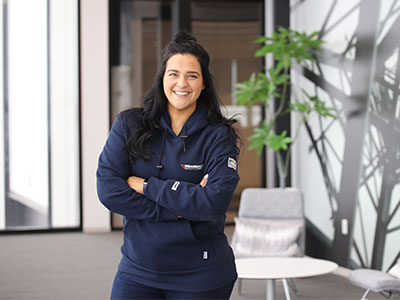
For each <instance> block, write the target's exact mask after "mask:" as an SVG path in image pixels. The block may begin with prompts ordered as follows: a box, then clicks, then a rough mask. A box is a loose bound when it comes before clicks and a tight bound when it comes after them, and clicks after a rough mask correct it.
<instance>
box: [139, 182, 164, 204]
mask: <svg viewBox="0 0 400 300" xmlns="http://www.w3.org/2000/svg"><path fill="white" fill-rule="evenodd" d="M165 184H166V181H165V180H161V179H158V178H155V177H150V178H149V179H148V180H147V185H146V188H145V189H143V193H144V195H145V196H146V197H147V198H149V199H150V200H153V201H154V202H155V203H157V204H158V202H159V201H160V199H159V198H160V191H161V190H162V189H163V187H164V185H165Z"/></svg>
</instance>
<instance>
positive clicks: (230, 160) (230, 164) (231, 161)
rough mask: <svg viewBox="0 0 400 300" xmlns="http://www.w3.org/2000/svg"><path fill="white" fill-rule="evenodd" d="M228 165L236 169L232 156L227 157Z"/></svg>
mask: <svg viewBox="0 0 400 300" xmlns="http://www.w3.org/2000/svg"><path fill="white" fill-rule="evenodd" d="M228 167H229V168H231V169H234V170H235V171H236V160H234V159H233V158H232V157H228Z"/></svg>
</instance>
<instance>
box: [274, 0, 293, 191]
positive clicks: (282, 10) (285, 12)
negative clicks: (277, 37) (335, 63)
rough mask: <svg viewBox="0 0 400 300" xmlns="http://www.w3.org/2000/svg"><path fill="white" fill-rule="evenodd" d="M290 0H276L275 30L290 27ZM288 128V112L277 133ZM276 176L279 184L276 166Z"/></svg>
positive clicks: (289, 177) (287, 183) (278, 126)
mask: <svg viewBox="0 0 400 300" xmlns="http://www.w3.org/2000/svg"><path fill="white" fill-rule="evenodd" d="M289 2H290V1H289V0H275V1H274V20H275V24H274V25H275V26H274V31H276V30H277V29H278V28H279V27H284V28H289V26H290V3H289ZM285 101H286V105H285V107H284V109H283V110H285V109H287V108H289V102H290V86H289V87H288V88H287V92H286V98H285ZM279 103H280V99H277V98H276V99H275V107H279ZM284 130H286V132H287V135H288V136H290V135H291V133H290V114H286V115H284V116H282V117H280V118H279V119H278V120H276V122H275V131H276V133H278V134H280V133H281V132H282V131H284ZM282 155H283V156H285V155H287V152H286V151H283V152H282ZM275 178H277V179H278V180H275V185H279V173H278V169H277V168H276V170H275ZM290 185H291V167H290V164H289V170H288V174H287V177H286V186H290Z"/></svg>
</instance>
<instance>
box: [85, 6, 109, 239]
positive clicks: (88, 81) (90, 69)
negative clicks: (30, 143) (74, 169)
mask: <svg viewBox="0 0 400 300" xmlns="http://www.w3.org/2000/svg"><path fill="white" fill-rule="evenodd" d="M80 6H81V12H80V13H81V134H82V144H81V147H82V148H81V150H82V201H83V209H82V214H83V224H82V226H83V230H84V231H86V232H87V231H109V230H110V213H109V212H108V210H107V209H106V208H105V207H103V206H102V204H101V203H100V202H99V200H98V198H97V193H96V168H97V159H98V156H99V154H100V152H101V149H102V147H103V145H104V142H105V140H106V138H107V135H108V132H109V76H108V0H81V2H80Z"/></svg>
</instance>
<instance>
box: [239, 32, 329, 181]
mask: <svg viewBox="0 0 400 300" xmlns="http://www.w3.org/2000/svg"><path fill="white" fill-rule="evenodd" d="M322 42H323V41H322V40H321V39H319V38H318V32H313V33H312V34H310V35H307V34H305V33H300V32H298V31H295V30H292V29H287V28H283V27H280V28H279V29H278V30H277V31H276V32H274V33H273V34H272V37H266V36H261V37H259V38H258V39H257V40H256V41H255V43H262V44H264V45H263V46H262V47H261V48H260V49H259V50H257V51H256V53H255V56H256V57H263V56H266V55H267V54H272V55H273V59H274V61H275V63H274V65H273V66H272V67H270V68H269V69H268V70H266V72H265V73H263V72H259V73H253V74H252V75H251V76H250V78H249V80H247V81H244V82H241V83H238V84H236V86H235V92H234V95H235V96H236V97H237V103H238V104H239V105H249V106H251V105H260V104H261V105H264V106H265V107H269V106H270V103H272V102H274V100H275V99H277V100H278V101H277V102H278V103H279V105H277V107H276V108H275V110H274V113H273V115H272V117H271V118H269V119H268V120H265V121H263V122H262V124H261V126H260V127H259V128H256V129H254V133H253V135H251V136H250V138H249V140H250V141H251V145H250V147H249V149H256V150H257V153H258V154H259V155H260V154H261V151H262V149H263V147H264V146H265V147H266V148H267V149H272V150H273V151H274V152H275V158H276V163H277V168H278V172H279V186H280V187H285V182H286V177H287V173H288V169H289V161H290V154H291V149H292V145H293V143H294V142H295V140H296V138H297V135H298V132H299V129H300V127H301V126H302V125H303V124H304V122H305V121H306V120H307V119H308V118H310V117H311V116H312V115H319V116H321V117H324V118H336V116H335V114H334V109H333V108H329V107H326V106H325V103H324V102H323V101H321V100H320V99H319V98H318V97H317V96H316V95H310V94H308V93H307V92H306V91H305V90H303V89H302V96H301V99H296V98H295V97H291V99H288V97H287V91H288V88H289V86H290V85H292V80H291V76H290V69H291V67H292V65H293V64H297V65H303V66H309V64H310V63H311V62H313V61H315V59H314V54H315V52H317V51H320V49H321V48H320V46H321V43H322ZM277 102H275V104H276V103H277ZM289 113H296V114H298V115H299V117H298V118H297V119H298V120H299V124H297V127H296V128H297V130H296V133H295V135H294V136H293V137H290V136H288V135H287V132H286V131H285V130H283V131H282V132H276V131H275V128H274V124H275V122H276V120H277V119H279V118H281V117H282V116H284V115H286V114H289Z"/></svg>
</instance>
